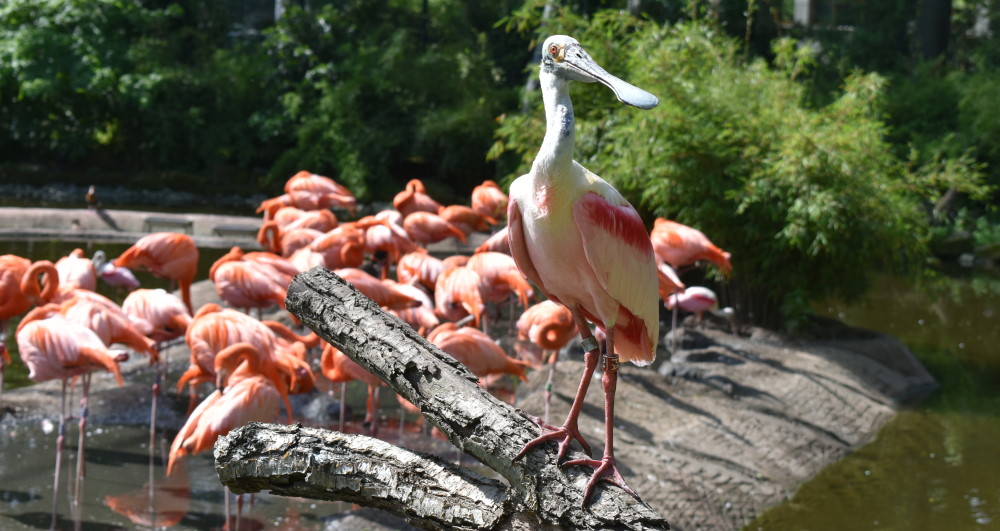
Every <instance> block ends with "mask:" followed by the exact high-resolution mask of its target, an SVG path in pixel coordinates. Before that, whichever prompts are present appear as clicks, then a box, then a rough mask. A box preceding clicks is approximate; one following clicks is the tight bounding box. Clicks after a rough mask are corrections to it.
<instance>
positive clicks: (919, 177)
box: [492, 14, 978, 325]
mask: <svg viewBox="0 0 1000 531" xmlns="http://www.w3.org/2000/svg"><path fill="white" fill-rule="evenodd" d="M550 24H551V25H553V26H555V27H558V26H559V25H560V24H564V25H565V26H566V27H570V26H576V27H575V28H574V29H575V33H576V35H577V37H578V39H579V40H580V41H581V42H582V43H583V44H584V46H585V47H587V48H588V50H589V51H590V52H591V53H592V55H594V57H595V59H597V60H598V62H600V63H603V64H604V65H605V66H606V67H607V68H608V69H609V70H610V71H612V72H613V73H618V74H620V75H621V76H622V77H623V78H624V79H627V80H629V81H632V82H634V83H635V84H636V85H638V86H640V87H643V88H645V89H647V90H649V91H651V92H653V93H654V94H656V95H658V96H659V98H660V105H659V106H658V107H657V108H655V109H653V110H651V111H646V112H642V111H638V110H636V109H633V108H628V107H623V106H621V105H619V104H617V103H616V102H615V101H614V99H613V96H612V95H611V94H610V93H608V92H607V91H606V90H603V88H602V87H587V86H580V85H579V84H576V85H574V87H573V89H572V90H573V91H574V92H573V98H574V110H575V113H576V116H577V120H578V122H577V124H578V125H577V138H578V143H577V153H576V158H577V160H578V161H579V162H580V163H581V164H583V165H584V166H586V167H588V168H590V169H591V170H592V171H595V172H596V173H597V174H598V175H601V176H602V177H604V178H605V179H607V180H609V181H610V182H612V183H613V184H615V185H616V186H617V187H618V188H619V190H621V191H622V192H623V193H625V194H626V195H627V196H629V197H630V198H631V199H632V200H633V203H634V204H636V205H637V206H638V207H639V208H640V210H643V211H644V212H646V213H647V215H649V216H650V217H652V216H653V215H656V216H663V217H667V218H671V219H675V220H678V221H680V222H682V223H686V224H689V225H693V226H696V227H698V228H700V229H701V230H703V231H704V232H705V233H706V234H708V235H709V237H710V238H712V239H713V240H714V241H715V242H716V243H717V244H719V245H720V246H722V247H723V248H725V249H726V250H728V251H730V252H732V254H733V264H734V268H733V276H732V278H731V279H730V289H729V290H728V293H729V294H730V300H729V302H730V303H733V304H735V305H737V306H738V307H741V308H742V309H743V310H744V311H747V312H749V313H750V315H751V318H752V320H753V321H755V322H758V323H763V324H772V325H773V324H776V323H781V322H788V323H790V324H794V319H795V318H797V317H801V316H802V315H804V314H805V313H806V312H808V310H809V308H810V304H811V303H814V302H816V301H820V300H824V299H827V298H840V299H844V300H852V299H856V298H857V297H859V296H861V295H862V294H864V292H865V289H866V288H867V287H868V285H869V284H870V282H871V281H872V279H873V278H874V274H875V272H876V271H878V270H884V269H892V268H897V269H900V268H904V267H905V266H907V265H908V264H910V265H912V264H914V263H916V262H917V261H919V260H920V256H921V255H920V254H919V252H920V250H921V249H922V242H921V241H920V237H919V235H920V234H923V233H924V232H925V231H924V230H923V229H921V226H922V225H923V223H924V220H925V219H926V218H925V217H924V216H923V214H922V212H921V209H920V206H921V205H922V204H923V202H922V200H924V199H925V198H929V197H934V196H936V195H937V194H939V193H940V192H941V191H942V190H943V189H944V188H947V186H948V185H950V184H953V183H955V182H964V180H966V179H970V178H971V179H974V178H978V176H977V175H976V173H975V168H974V167H972V166H973V164H972V163H971V162H969V161H962V160H959V161H954V160H952V159H941V160H938V161H937V162H938V164H937V165H919V166H914V167H911V166H909V165H908V164H907V163H906V162H905V160H903V159H900V158H898V157H896V156H895V155H894V154H893V150H892V148H891V146H890V144H889V143H888V142H887V140H886V136H887V128H886V125H885V122H884V121H883V117H884V104H883V101H882V97H883V94H884V91H885V86H884V85H885V81H884V79H883V78H882V77H880V76H878V75H875V74H855V75H852V76H851V77H849V78H848V79H847V81H846V83H845V85H844V87H843V89H842V91H841V93H840V95H839V96H838V97H837V98H836V99H835V100H834V101H833V102H832V103H830V104H829V105H826V106H822V107H818V108H813V107H810V106H808V105H806V104H804V93H803V88H802V86H801V84H798V83H796V82H795V81H794V79H793V78H794V77H795V76H797V75H799V74H800V73H801V72H803V71H804V70H805V69H807V68H808V67H809V64H810V61H811V54H810V52H809V50H808V48H797V47H796V46H795V45H794V43H793V42H792V41H787V40H786V41H779V42H778V43H777V46H776V60H775V66H774V67H770V66H768V65H767V64H766V63H765V62H764V61H761V60H755V61H751V62H749V63H744V62H743V61H742V60H741V57H742V53H741V47H740V43H739V42H737V41H735V40H732V39H730V38H727V37H725V36H722V35H719V34H718V33H716V32H715V31H713V30H712V29H710V28H709V27H707V26H702V25H697V24H682V25H677V26H660V25H657V24H651V23H645V24H641V23H636V22H635V21H634V20H632V19H629V20H623V19H621V17H620V16H619V15H612V14H606V15H604V16H601V17H595V18H594V19H593V20H592V23H591V24H590V25H589V26H587V27H583V26H580V25H578V24H577V21H576V20H574V19H572V18H571V17H570V18H567V19H566V20H562V19H559V20H555V21H551V22H550ZM622 24H629V25H631V29H632V31H631V32H630V33H628V34H627V37H625V38H621V39H617V40H614V41H612V40H609V39H607V38H606V34H607V33H608V32H609V30H610V31H612V32H614V33H615V34H620V30H621V27H622ZM538 99H540V98H538ZM542 112H543V111H542V110H541V108H540V107H537V106H536V108H535V109H532V110H531V111H530V112H529V113H527V114H525V115H510V116H507V117H506V118H505V120H504V122H503V124H502V125H501V127H500V129H499V133H498V135H499V136H498V141H497V143H496V144H495V146H494V149H493V151H492V154H493V156H502V154H504V153H507V154H512V155H514V158H515V160H516V161H517V168H515V169H514V170H513V171H512V172H511V176H512V177H513V176H516V175H517V174H520V173H523V172H524V171H526V170H527V168H528V167H529V164H530V161H531V159H532V157H533V156H534V154H535V151H536V150H537V146H538V145H539V142H540V138H541V134H542V129H543V128H544V121H543V120H544V119H543V115H542ZM948 172H951V173H948ZM788 319H792V321H787V320H788Z"/></svg>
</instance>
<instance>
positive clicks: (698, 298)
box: [664, 286, 719, 324]
mask: <svg viewBox="0 0 1000 531" xmlns="http://www.w3.org/2000/svg"><path fill="white" fill-rule="evenodd" d="M664 304H665V306H666V307H667V309H668V310H672V309H674V308H680V309H682V310H684V311H685V312H690V313H693V314H695V315H696V316H697V318H698V323H699V324H700V323H701V322H702V318H703V317H704V314H705V312H711V311H713V310H717V309H719V298H718V297H716V296H715V292H714V291H712V290H710V289H708V288H706V287H702V286H691V287H689V288H687V289H685V290H684V291H681V292H679V293H674V294H672V295H671V296H670V297H669V298H668V299H667V300H666V302H665V303H664Z"/></svg>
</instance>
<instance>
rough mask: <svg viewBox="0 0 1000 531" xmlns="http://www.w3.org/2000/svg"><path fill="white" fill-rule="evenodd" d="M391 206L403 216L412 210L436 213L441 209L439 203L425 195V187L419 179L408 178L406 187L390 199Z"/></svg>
mask: <svg viewBox="0 0 1000 531" xmlns="http://www.w3.org/2000/svg"><path fill="white" fill-rule="evenodd" d="M392 207H393V208H395V209H396V210H397V211H398V212H399V213H400V214H402V215H403V217H404V218H405V217H408V216H409V215H410V214H412V213H414V212H430V213H437V211H438V210H440V209H441V203H438V202H437V201H435V200H433V199H431V196H429V195H427V188H425V187H424V183H423V182H421V181H420V179H410V182H408V183H406V189H405V190H403V191H402V192H399V193H398V194H396V197H394V198H393V199H392Z"/></svg>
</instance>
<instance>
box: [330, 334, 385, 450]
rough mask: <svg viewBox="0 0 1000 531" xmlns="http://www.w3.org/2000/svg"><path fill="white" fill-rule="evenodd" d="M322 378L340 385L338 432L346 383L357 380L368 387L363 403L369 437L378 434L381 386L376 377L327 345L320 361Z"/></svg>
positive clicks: (341, 423)
mask: <svg viewBox="0 0 1000 531" xmlns="http://www.w3.org/2000/svg"><path fill="white" fill-rule="evenodd" d="M320 367H321V368H322V370H323V376H325V377H326V379H327V380H330V382H332V383H339V384H341V387H340V389H341V391H340V431H344V403H345V402H346V400H345V393H344V391H345V390H346V386H347V382H350V381H352V380H357V381H359V382H362V383H364V384H365V385H367V386H368V400H367V401H366V403H365V422H366V423H369V426H370V428H369V429H370V430H371V435H372V437H374V436H375V435H376V434H377V433H378V388H379V386H380V385H381V384H382V380H379V379H378V377H377V376H375V375H374V374H372V373H370V372H368V371H367V370H366V369H365V368H364V367H362V366H360V365H358V364H357V362H355V361H354V360H352V359H351V358H348V357H347V354H344V353H343V352H341V351H340V350H337V348H336V347H334V346H333V345H331V344H329V343H327V344H325V345H324V346H323V357H322V359H321V361H320Z"/></svg>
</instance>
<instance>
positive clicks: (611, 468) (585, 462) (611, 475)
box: [563, 456, 642, 506]
mask: <svg viewBox="0 0 1000 531" xmlns="http://www.w3.org/2000/svg"><path fill="white" fill-rule="evenodd" d="M575 465H581V466H589V467H591V468H593V469H594V475H592V476H590V481H588V482H587V489H586V490H585V491H584V492H583V504H582V505H581V506H586V505H587V500H589V499H590V495H591V494H593V493H594V487H596V486H597V484H598V483H600V482H601V481H604V482H606V483H611V484H612V485H617V486H619V487H621V488H622V490H624V491H625V492H627V493H629V494H631V495H632V497H634V498H635V499H637V500H639V501H642V500H641V499H640V498H639V495H638V494H636V493H635V491H634V490H632V488H631V487H629V486H628V485H626V484H625V479H624V478H622V475H621V474H620V473H619V472H618V466H617V465H615V458H614V457H610V456H604V458H603V459H600V460H597V459H576V460H573V461H567V462H566V463H564V464H563V466H575Z"/></svg>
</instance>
